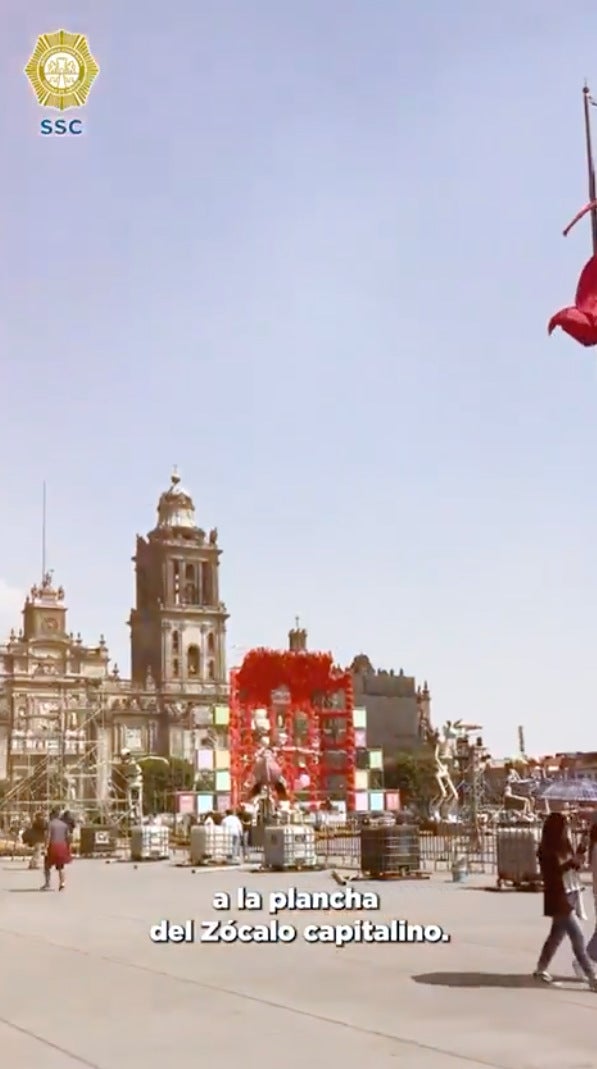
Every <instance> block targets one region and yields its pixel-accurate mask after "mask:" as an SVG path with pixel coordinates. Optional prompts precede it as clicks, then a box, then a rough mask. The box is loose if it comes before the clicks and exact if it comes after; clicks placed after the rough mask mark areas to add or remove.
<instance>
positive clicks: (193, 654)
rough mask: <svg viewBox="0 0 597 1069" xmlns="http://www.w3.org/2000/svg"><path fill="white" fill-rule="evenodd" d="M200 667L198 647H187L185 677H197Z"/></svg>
mask: <svg viewBox="0 0 597 1069" xmlns="http://www.w3.org/2000/svg"><path fill="white" fill-rule="evenodd" d="M200 666H201V658H200V656H199V647H198V646H189V648H188V650H187V675H189V676H198V675H199V669H200Z"/></svg>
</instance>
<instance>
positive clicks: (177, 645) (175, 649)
mask: <svg viewBox="0 0 597 1069" xmlns="http://www.w3.org/2000/svg"><path fill="white" fill-rule="evenodd" d="M179 650H180V638H179V636H178V631H173V632H172V653H173V654H174V656H175V657H176V655H177V654H178V651H179Z"/></svg>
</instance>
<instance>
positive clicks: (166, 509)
mask: <svg viewBox="0 0 597 1069" xmlns="http://www.w3.org/2000/svg"><path fill="white" fill-rule="evenodd" d="M158 527H195V506H194V504H193V499H192V497H191V495H190V494H189V493H188V491H187V490H185V489H184V487H183V486H181V484H180V476H179V475H178V473H177V472H176V471H174V472H173V473H172V476H171V480H170V486H169V488H168V490H166V491H165V493H163V494H162V495H161V497H160V500H159V502H158Z"/></svg>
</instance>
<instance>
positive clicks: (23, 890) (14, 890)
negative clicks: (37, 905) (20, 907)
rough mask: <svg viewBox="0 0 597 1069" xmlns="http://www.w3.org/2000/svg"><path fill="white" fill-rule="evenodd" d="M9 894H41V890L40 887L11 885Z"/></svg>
mask: <svg viewBox="0 0 597 1069" xmlns="http://www.w3.org/2000/svg"><path fill="white" fill-rule="evenodd" d="M8 893H9V895H39V894H41V890H40V888H39V887H9V888H8Z"/></svg>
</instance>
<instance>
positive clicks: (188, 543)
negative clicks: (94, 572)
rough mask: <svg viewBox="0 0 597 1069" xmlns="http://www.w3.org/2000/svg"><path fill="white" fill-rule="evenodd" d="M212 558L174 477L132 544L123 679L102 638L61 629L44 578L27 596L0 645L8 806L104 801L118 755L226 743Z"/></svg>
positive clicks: (58, 596)
mask: <svg viewBox="0 0 597 1069" xmlns="http://www.w3.org/2000/svg"><path fill="white" fill-rule="evenodd" d="M220 554H221V550H220V548H219V546H218V535H217V530H216V529H215V528H214V529H212V530H211V531H210V533H209V534H206V532H205V531H204V530H202V529H201V528H200V527H199V526H198V525H197V524H196V522H195V508H194V504H193V501H192V498H191V496H190V495H189V493H188V492H187V491H186V490H184V489H183V487H182V486H181V484H180V478H179V476H178V474H176V473H175V474H174V475H173V476H172V479H171V484H170V486H169V488H168V489H167V490H166V491H165V492H164V493H163V494H162V495H161V497H160V499H159V503H158V515H157V523H156V526H155V527H154V528H153V530H151V531H150V532H149V534H148V535H147V537H146V538H142V537H140V536H138V537H137V544H136V553H135V556H134V558H133V560H134V562H135V572H136V599H135V601H136V603H135V606H134V608H133V610H132V612H131V615H130V621H129V623H130V630H131V668H132V673H131V674H132V678H131V679H130V680H126V679H121V678H120V675H119V671H118V668H116V667H114V668H113V669H112V670H110V667H109V654H108V649H107V646H106V643H105V641H104V638H103V636H102V637H100V639H99V641H98V643H97V645H95V646H85V645H84V644H83V642H82V640H81V637H80V635H77V637H75V636H74V635H73V634H72V632H69V631H68V623H67V610H66V604H65V595H64V591H63V589H62V588H61V587H58V588H56V587H55V586H54V583H53V578H52V574H51V573H47V574H46V575H44V577H43V580H42V583H41V585H40V586H34V587H33V588H32V589H31V592H30V595H29V597H28V598H27V600H26V602H25V606H24V609H23V627H22V629H21V630H20V631H19V632H18V634H16V633H15V632H14V631H12V632H11V634H10V637H9V640H8V642H7V643H6V644H5V645H4V646H0V780H8V781H9V783H10V790H11V791H12V793H13V797H14V798H15V800H17V799H19V798H20V799H23V800H24V799H25V798H27V799H28V800H30V801H31V800H34V799H35V798H36V797H39V798H40V799H42V798H43V799H47V798H55V799H56V800H59V799H60V800H63V799H64V798H65V797H67V798H68V799H69V801H71V802H72V803H73V805H74V804H76V803H77V802H80V803H82V802H86V803H87V804H89V803H91V802H92V801H93V800H96V801H97V802H98V803H102V802H104V801H106V800H107V798H108V794H109V787H110V780H111V769H112V765H113V762H114V761H115V760H116V759H117V758H118V755H119V754H120V752H121V751H122V749H128V750H130V751H131V752H132V753H133V754H136V755H139V756H141V755H149V754H156V755H161V756H166V757H185V758H187V759H188V760H193V759H194V755H195V753H196V751H197V750H199V749H201V748H202V747H205V746H206V745H212V746H215V745H216V743H217V744H218V745H219V746H224V745H225V744H226V743H227V740H226V738H224V737H223V736H222V729H221V728H217V727H216V726H215V717H214V709H215V708H216V707H220V706H225V705H227V702H228V683H227V672H226V652H225V650H226V621H227V618H228V614H227V612H226V607H225V605H224V604H223V602H222V601H221V600H220V592H219V561H220ZM224 734H225V732H224Z"/></svg>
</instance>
